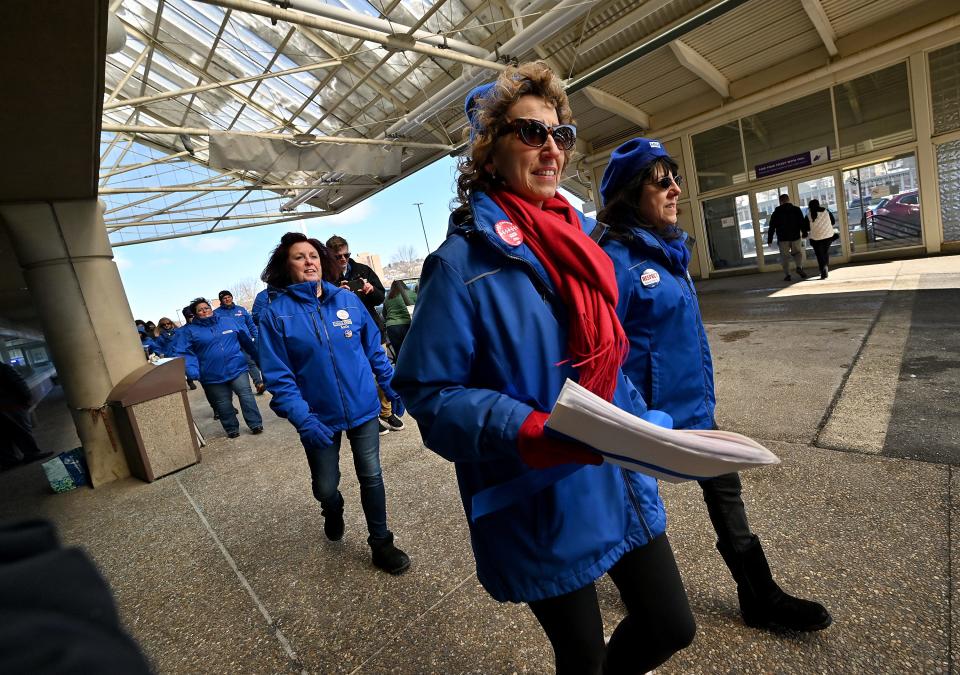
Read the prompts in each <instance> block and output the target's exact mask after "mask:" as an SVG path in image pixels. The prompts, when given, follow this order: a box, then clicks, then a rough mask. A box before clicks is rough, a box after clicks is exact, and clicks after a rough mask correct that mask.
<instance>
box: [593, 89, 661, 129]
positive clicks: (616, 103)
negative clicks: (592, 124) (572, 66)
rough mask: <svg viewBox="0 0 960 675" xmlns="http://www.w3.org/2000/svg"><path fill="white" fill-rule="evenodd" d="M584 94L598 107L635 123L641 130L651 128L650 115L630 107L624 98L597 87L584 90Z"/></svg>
mask: <svg viewBox="0 0 960 675" xmlns="http://www.w3.org/2000/svg"><path fill="white" fill-rule="evenodd" d="M583 94H584V96H586V97H587V99H589V101H590V102H591V103H592V104H593V105H595V106H596V107H598V108H600V109H602V110H606V111H607V112H611V113H613V114H614V115H618V116H620V117H622V118H623V119H625V120H627V121H628V122H633V123H634V124H636V125H637V126H638V127H640V128H641V129H644V130H646V129H649V128H650V115H648V114H647V113H645V112H643V111H642V110H640V109H639V108H636V107H634V106H632V105H630V104H629V103H627V102H626V101H624V100H623V99H622V98H619V97H617V96H614V95H613V94H608V93H607V92H605V91H601V90H599V89H597V88H596V87H587V88H586V89H584V90H583Z"/></svg>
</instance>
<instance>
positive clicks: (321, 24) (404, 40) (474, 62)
mask: <svg viewBox="0 0 960 675" xmlns="http://www.w3.org/2000/svg"><path fill="white" fill-rule="evenodd" d="M198 1H199V2H203V3H206V4H208V5H217V6H218V7H228V8H230V9H234V10H237V11H240V12H247V13H249V14H257V15H259V16H265V17H267V18H268V19H273V20H276V21H286V22H288V23H293V24H297V25H301V26H309V27H311V28H316V29H318V30H322V31H327V32H330V33H337V34H339V35H345V36H346V37H352V38H357V39H360V40H366V41H368V42H375V43H377V44H379V45H381V46H382V47H383V48H384V49H388V50H392V51H411V52H418V53H420V54H427V55H428V56H433V57H435V58H438V59H446V60H448V61H457V62H459V63H464V64H466V65H470V66H477V67H480V68H486V69H488V70H495V71H500V70H504V69H505V68H506V66H504V65H503V64H500V63H495V62H492V61H487V60H486V59H481V58H477V57H476V56H469V55H467V54H460V53H458V52H454V51H453V50H451V49H441V48H440V47H433V46H431V45H427V44H423V43H421V42H419V41H417V40H416V39H414V38H412V37H409V36H406V35H396V34H391V35H388V34H385V33H379V32H376V31H372V30H369V29H365V28H357V27H354V26H349V25H347V24H344V23H340V22H337V21H331V20H329V19H323V18H320V17H316V16H312V15H310V14H304V13H302V12H293V11H290V10H288V9H280V8H278V7H272V6H271V5H265V4H263V3H261V2H254V1H253V0H198Z"/></svg>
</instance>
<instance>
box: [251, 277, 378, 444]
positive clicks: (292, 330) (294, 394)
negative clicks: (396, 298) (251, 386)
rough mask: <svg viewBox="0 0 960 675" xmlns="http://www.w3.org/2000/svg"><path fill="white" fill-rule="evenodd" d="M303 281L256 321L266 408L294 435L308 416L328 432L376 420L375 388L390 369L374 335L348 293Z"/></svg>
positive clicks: (282, 294)
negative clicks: (319, 291) (267, 396)
mask: <svg viewBox="0 0 960 675" xmlns="http://www.w3.org/2000/svg"><path fill="white" fill-rule="evenodd" d="M321 283H323V294H322V296H321V297H319V298H318V297H317V294H316V288H317V284H316V282H313V281H305V282H302V283H299V284H291V285H290V286H288V287H287V288H286V289H284V290H281V291H280V292H279V293H278V294H277V296H276V297H275V298H274V299H273V301H272V302H271V303H270V305H269V307H267V309H266V310H264V311H263V312H262V313H261V314H260V340H258V342H257V344H258V346H259V349H260V370H261V372H263V382H264V384H265V385H266V387H267V389H268V390H269V391H270V393H271V394H272V395H273V399H272V401H271V402H270V407H271V408H273V410H274V412H276V413H277V414H278V415H280V417H285V418H287V419H288V420H290V422H291V423H292V424H293V426H295V427H296V428H297V429H298V430H299V429H300V428H301V427H302V425H303V423H304V422H305V421H306V420H307V418H309V416H310V414H311V413H315V414H316V415H317V416H318V417H319V418H320V420H321V421H322V422H323V423H324V424H326V425H327V426H328V427H330V429H331V430H333V431H340V430H343V429H353V428H354V427H358V426H360V425H361V424H363V423H364V422H367V421H368V420H371V419H373V418H374V417H376V416H377V415H379V414H380V399H379V398H378V397H377V387H376V383H375V382H374V378H373V377H371V376H370V370H371V368H372V369H373V373H374V376H375V377H376V382H379V383H380V384H381V385H389V384H390V380H391V379H392V378H393V368H392V367H391V366H390V362H389V361H387V355H386V354H385V353H384V351H383V346H382V345H381V343H380V331H379V330H378V329H377V325H376V324H375V323H374V322H373V319H371V318H370V313H369V312H368V311H367V308H366V307H364V306H363V303H362V302H360V299H359V298H358V297H357V296H356V294H355V293H352V292H350V291H345V290H342V289H340V288H338V287H336V286H334V285H333V284H330V283H327V282H325V281H324V282H321Z"/></svg>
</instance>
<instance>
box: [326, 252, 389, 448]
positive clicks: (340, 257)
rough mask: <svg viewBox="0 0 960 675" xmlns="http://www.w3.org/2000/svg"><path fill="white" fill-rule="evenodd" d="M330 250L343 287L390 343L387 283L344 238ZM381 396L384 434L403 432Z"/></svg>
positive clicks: (381, 392)
mask: <svg viewBox="0 0 960 675" xmlns="http://www.w3.org/2000/svg"><path fill="white" fill-rule="evenodd" d="M327 248H328V249H330V251H332V252H333V256H334V258H335V259H336V262H337V267H338V276H337V281H336V283H338V284H339V285H340V287H341V288H345V289H347V290H349V291H353V292H354V293H356V294H357V297H358V298H360V301H361V302H362V303H363V306H364V307H366V308H367V311H368V312H369V313H370V316H371V318H373V322H374V323H375V324H376V326H377V330H379V331H380V338H381V340H382V341H384V342H386V340H387V327H386V325H385V324H384V323H383V317H381V316H380V312H378V311H377V307H378V306H379V305H380V304H382V303H383V300H384V298H385V297H386V291H385V290H384V288H383V282H382V281H380V277H378V276H377V273H376V272H374V271H373V270H372V269H371V268H370V267H369V266H368V265H364V264H363V263H359V262H357V261H356V260H354V259H353V258H351V257H350V245H349V244H348V243H347V240H346V239H344V238H343V237H339V236H336V235H334V236H332V237H330V238H329V239H327ZM377 394H378V396H379V397H380V421H379V422H378V424H379V425H380V433H381V434H387V433H390V432H391V431H399V430H400V429H403V420H401V419H400V417H401V415H399V414H397V412H396V411H395V410H394V409H393V407H392V406H391V403H390V397H388V396H387V395H386V394H384V392H383V391H382V390H381V389H379V388H378V389H377Z"/></svg>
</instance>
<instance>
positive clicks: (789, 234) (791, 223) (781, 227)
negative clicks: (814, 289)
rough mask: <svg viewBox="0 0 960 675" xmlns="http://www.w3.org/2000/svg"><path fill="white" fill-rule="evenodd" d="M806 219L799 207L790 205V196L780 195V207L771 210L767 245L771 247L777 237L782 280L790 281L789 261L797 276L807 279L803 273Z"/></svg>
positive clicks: (807, 229)
mask: <svg viewBox="0 0 960 675" xmlns="http://www.w3.org/2000/svg"><path fill="white" fill-rule="evenodd" d="M809 229H810V228H809V227H808V225H807V219H806V218H804V216H803V211H801V210H800V207H799V206H794V205H793V204H791V203H790V195H786V194H784V195H780V206H778V207H777V208H775V209H774V210H773V214H772V215H771V216H770V221H769V224H768V230H767V245H768V246H771V245H773V237H774V236H776V237H777V246H778V247H779V248H780V265H781V266H782V267H783V280H784V281H790V280H791V277H790V259H791V258H792V259H793V265H794V267H795V268H796V272H797V276H798V277H800V278H801V279H806V278H807V273H806V272H804V271H803V261H804V258H805V256H806V252H805V251H804V248H803V239H804V238H806V236H807V232H808V231H809Z"/></svg>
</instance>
